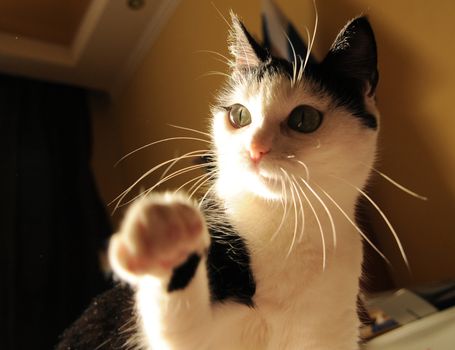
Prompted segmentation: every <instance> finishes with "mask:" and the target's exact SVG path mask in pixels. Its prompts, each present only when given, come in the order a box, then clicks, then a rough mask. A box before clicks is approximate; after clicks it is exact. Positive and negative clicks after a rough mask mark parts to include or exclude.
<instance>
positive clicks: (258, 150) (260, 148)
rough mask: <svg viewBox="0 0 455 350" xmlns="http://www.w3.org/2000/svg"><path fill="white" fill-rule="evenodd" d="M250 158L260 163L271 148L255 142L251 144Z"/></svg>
mask: <svg viewBox="0 0 455 350" xmlns="http://www.w3.org/2000/svg"><path fill="white" fill-rule="evenodd" d="M249 151H250V158H251V160H252V161H253V162H254V163H259V162H260V161H261V159H262V157H264V156H265V155H266V154H267V153H269V152H270V148H269V147H268V146H266V145H264V144H261V143H258V142H253V143H251V145H250V149H249Z"/></svg>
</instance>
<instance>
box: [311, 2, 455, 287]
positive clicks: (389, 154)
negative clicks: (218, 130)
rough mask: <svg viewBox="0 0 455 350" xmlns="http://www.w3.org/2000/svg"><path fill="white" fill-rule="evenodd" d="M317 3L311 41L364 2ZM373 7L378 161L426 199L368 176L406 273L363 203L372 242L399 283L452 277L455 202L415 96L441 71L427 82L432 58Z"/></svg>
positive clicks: (324, 37) (323, 37)
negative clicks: (395, 30)
mask: <svg viewBox="0 0 455 350" xmlns="http://www.w3.org/2000/svg"><path fill="white" fill-rule="evenodd" d="M318 10H319V18H320V22H323V23H322V24H321V27H323V28H324V30H321V31H320V34H318V38H317V40H319V41H320V42H321V43H322V44H323V45H324V44H325V46H327V47H328V45H329V44H330V43H331V42H332V40H333V36H334V35H336V32H337V31H338V28H340V27H341V26H342V25H343V24H344V23H345V22H346V21H347V20H349V19H350V18H352V16H353V15H355V14H359V13H362V12H363V11H364V10H365V9H364V8H362V7H359V6H349V5H346V2H343V3H339V2H335V1H330V2H322V1H321V2H318ZM367 14H368V13H367ZM374 14H375V13H374V11H371V15H370V16H369V17H370V20H371V22H372V26H373V28H374V30H375V34H376V39H377V42H378V51H379V52H378V53H379V70H380V81H379V87H378V106H379V109H380V111H381V115H382V117H381V118H382V120H381V124H382V130H381V134H380V135H381V136H380V143H379V157H378V162H377V165H376V167H377V169H379V170H381V171H383V172H384V173H386V174H388V175H389V176H391V177H392V178H394V179H395V180H397V181H398V182H400V183H402V184H403V185H405V186H406V187H409V188H411V189H414V190H416V191H417V192H420V193H419V194H422V195H424V196H426V197H428V198H429V200H428V201H421V200H419V199H416V198H413V197H410V196H408V195H406V194H404V193H403V192H401V191H400V190H398V189H397V188H395V187H394V186H393V185H392V184H390V183H388V182H387V181H385V180H384V179H382V178H381V177H379V176H374V177H373V181H372V183H371V186H370V192H371V194H372V197H373V198H374V199H375V201H376V202H377V203H378V204H379V206H380V207H381V208H382V209H383V211H384V212H385V214H386V215H387V216H388V218H389V219H390V221H391V223H392V225H393V226H394V227H395V229H396V231H397V233H398V235H399V237H400V239H401V241H402V243H403V245H404V248H405V251H406V253H407V255H408V258H409V262H410V265H411V269H412V275H411V274H410V273H409V272H408V271H407V269H406V266H405V264H404V262H403V260H402V258H401V256H400V253H399V251H398V249H397V246H396V243H395V242H394V239H393V236H392V234H391V232H390V231H389V230H388V228H387V226H386V225H385V223H384V221H383V220H382V219H381V217H380V216H379V215H378V214H377V212H375V210H374V208H372V207H371V206H369V205H367V206H366V207H365V208H364V209H365V213H366V216H367V219H368V221H369V222H370V226H371V228H372V230H373V234H374V236H375V239H376V241H377V242H379V246H380V247H381V250H382V251H383V252H384V253H385V255H386V256H387V257H388V258H389V259H390V260H391V262H392V265H393V268H392V269H391V271H390V272H391V275H392V278H393V280H394V282H395V284H396V286H397V287H401V286H408V285H415V284H419V283H426V282H430V281H435V280H440V279H446V278H450V277H453V271H452V269H451V266H454V265H455V261H454V258H453V247H454V246H455V239H454V237H453V233H454V228H455V218H454V216H453V213H455V202H454V198H453V196H452V195H451V186H450V183H448V180H447V176H444V172H445V171H447V170H446V169H442V168H441V162H440V161H439V162H438V157H440V154H439V153H438V152H436V151H435V150H434V149H432V148H431V147H430V144H429V142H432V140H431V135H427V134H425V133H424V132H423V131H425V130H424V128H425V123H428V120H431V118H429V117H428V116H427V115H425V112H423V108H422V103H421V101H424V100H425V98H426V92H427V91H428V89H429V88H430V86H431V85H430V83H431V84H432V85H433V86H434V84H438V81H439V80H440V78H442V77H440V76H434V75H432V78H431V79H432V80H431V81H425V79H427V78H426V75H425V74H424V73H425V72H424V70H425V69H426V67H427V68H429V67H430V68H432V67H434V65H435V64H436V63H437V62H436V61H435V62H428V60H427V61H425V60H424V57H423V56H422V55H421V53H420V52H416V51H417V50H416V48H415V47H411V46H410V45H409V46H408V45H406V44H407V43H406V42H402V41H401V40H400V39H398V38H397V36H395V35H394V34H393V28H390V27H387V26H386V25H384V24H383V23H381V19H380V18H377V17H375V16H374ZM329 34H330V35H329ZM427 75H428V74H427ZM435 113H437V111H435ZM438 127H443V126H442V125H439V126H438ZM434 136H436V135H434ZM367 261H371V262H373V261H374V262H376V263H379V262H380V259H376V258H375V257H370V258H367ZM375 270H377V269H375Z"/></svg>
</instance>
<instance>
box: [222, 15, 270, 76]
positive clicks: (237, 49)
mask: <svg viewBox="0 0 455 350" xmlns="http://www.w3.org/2000/svg"><path fill="white" fill-rule="evenodd" d="M231 20H232V26H231V30H230V33H229V50H230V51H231V54H232V56H234V62H233V66H234V68H237V69H238V68H242V67H252V66H257V65H259V64H260V63H261V62H265V61H266V60H267V59H268V52H267V50H265V49H264V48H263V47H262V46H261V45H259V44H258V43H257V41H256V40H254V38H253V37H252V36H251V34H250V33H248V31H247V30H246V28H245V26H244V25H243V23H242V22H240V20H239V19H238V17H237V16H236V15H235V14H234V13H232V12H231Z"/></svg>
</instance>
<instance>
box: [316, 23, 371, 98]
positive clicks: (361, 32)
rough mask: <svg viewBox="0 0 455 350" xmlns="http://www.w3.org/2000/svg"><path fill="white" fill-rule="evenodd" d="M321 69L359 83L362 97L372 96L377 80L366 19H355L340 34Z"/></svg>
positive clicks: (369, 31)
mask: <svg viewBox="0 0 455 350" xmlns="http://www.w3.org/2000/svg"><path fill="white" fill-rule="evenodd" d="M322 65H323V67H324V69H327V70H328V71H330V72H333V73H335V74H339V75H341V76H342V77H345V78H348V79H355V80H358V81H361V82H362V83H363V84H364V88H365V93H366V94H367V95H368V96H372V95H374V92H375V89H376V85H377V83H378V78H379V74H378V68H377V51H376V40H375V38H374V34H373V29H372V28H371V26H370V23H369V22H368V19H367V18H366V17H358V18H355V19H354V20H352V21H351V22H349V23H348V24H347V25H346V26H345V27H344V28H343V30H341V32H340V33H339V34H338V36H337V38H336V39H335V42H334V43H333V44H332V47H331V48H330V51H329V53H328V54H327V56H326V58H325V59H324V61H323V62H322Z"/></svg>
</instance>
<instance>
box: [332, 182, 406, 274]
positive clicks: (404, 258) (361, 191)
mask: <svg viewBox="0 0 455 350" xmlns="http://www.w3.org/2000/svg"><path fill="white" fill-rule="evenodd" d="M332 176H333V177H335V178H337V179H339V180H341V181H342V182H344V183H345V184H347V185H349V186H351V187H352V188H354V189H355V190H357V191H358V192H359V193H360V194H361V195H362V196H363V197H364V198H365V199H367V200H368V202H370V204H371V205H372V206H373V207H374V208H375V209H376V210H377V212H378V213H379V215H381V217H382V219H383V220H384V222H385V223H386V225H387V227H388V228H389V230H390V232H391V233H392V235H393V237H394V239H395V242H396V244H397V246H398V249H399V250H400V254H401V257H402V258H403V261H404V263H405V264H406V267H407V269H408V270H409V271H410V265H409V261H408V258H407V256H406V253H405V252H404V248H403V245H402V244H401V241H400V238H399V237H398V235H397V233H396V231H395V229H394V228H393V226H392V224H391V223H390V221H389V219H388V218H387V216H386V215H385V214H384V212H383V211H382V210H381V208H379V206H378V205H377V204H376V202H375V201H373V199H371V197H370V196H369V195H368V194H366V192H365V191H364V190H362V189H361V188H359V187H357V186H355V185H353V184H351V183H350V182H348V181H346V180H345V179H342V178H340V177H338V176H334V175H332Z"/></svg>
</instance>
